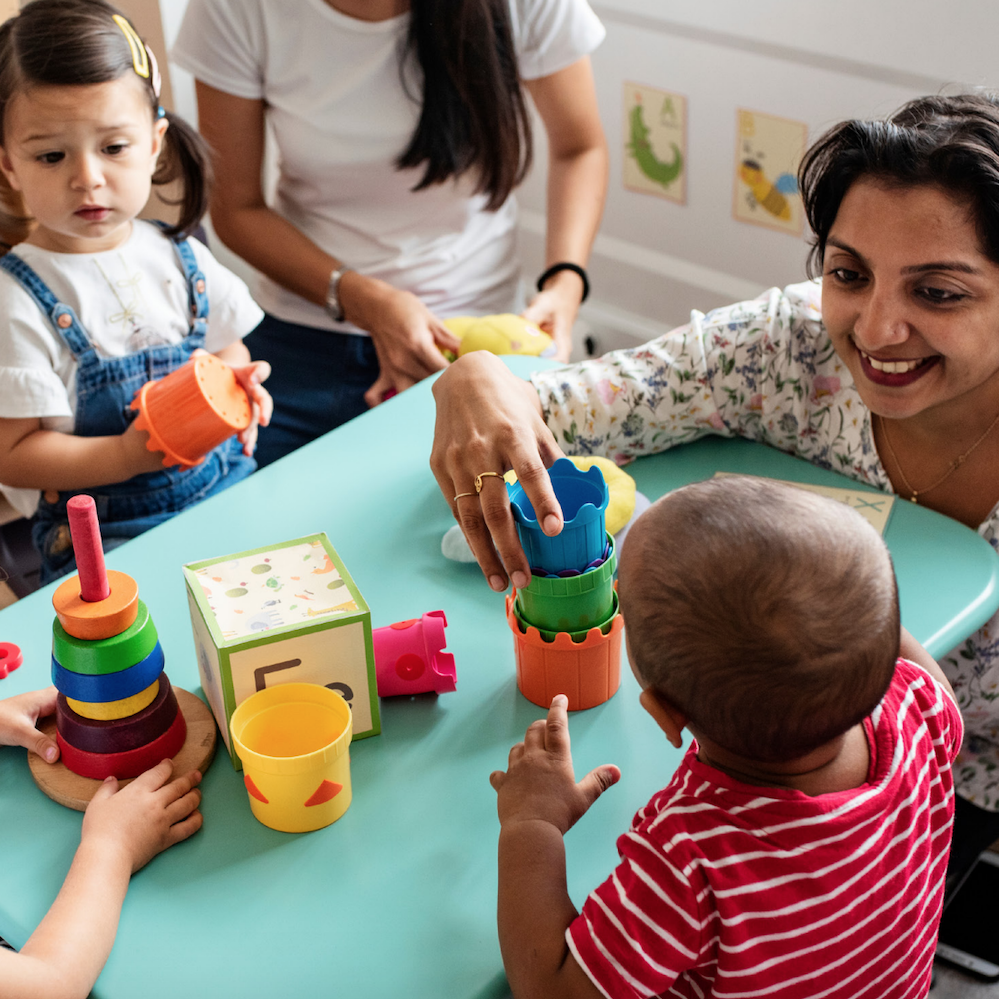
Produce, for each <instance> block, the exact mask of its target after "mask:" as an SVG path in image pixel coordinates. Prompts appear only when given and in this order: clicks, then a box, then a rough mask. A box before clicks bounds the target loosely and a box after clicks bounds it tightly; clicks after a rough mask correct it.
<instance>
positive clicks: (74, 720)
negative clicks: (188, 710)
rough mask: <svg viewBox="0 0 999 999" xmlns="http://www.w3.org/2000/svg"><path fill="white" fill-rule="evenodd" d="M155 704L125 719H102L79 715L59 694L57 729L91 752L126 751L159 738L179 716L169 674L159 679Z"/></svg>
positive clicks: (62, 734) (74, 744)
mask: <svg viewBox="0 0 999 999" xmlns="http://www.w3.org/2000/svg"><path fill="white" fill-rule="evenodd" d="M156 686H157V694H156V697H155V698H154V699H153V701H152V703H151V704H149V705H147V706H146V707H145V708H143V709H142V710H141V711H139V712H136V714H134V715H131V716H130V717H129V718H126V719H124V720H122V721H114V720H112V721H99V720H97V719H94V718H87V717H85V716H84V715H79V714H77V713H76V712H75V711H74V710H73V709H72V708H70V707H69V705H68V704H67V703H66V695H65V694H60V695H59V700H60V702H61V704H60V709H61V710H60V711H58V712H57V713H56V729H57V731H58V732H59V735H61V736H62V737H63V739H64V740H65V741H66V742H68V743H69V744H70V745H72V746H75V747H76V748H77V749H82V750H84V751H85V752H88V753H125V752H128V751H129V750H131V749H138V748H139V747H140V746H144V745H146V743H148V742H152V741H153V739H157V738H159V737H160V736H161V735H162V734H163V733H164V732H165V731H166V730H167V729H168V728H169V727H170V726H171V725H172V724H173V720H174V718H176V717H177V711H178V708H177V698H176V697H175V696H174V692H173V689H172V688H171V686H170V681H169V680H168V679H167V675H166V673H161V674H160V677H159V679H158V680H157V681H156Z"/></svg>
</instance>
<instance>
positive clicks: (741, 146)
mask: <svg viewBox="0 0 999 999" xmlns="http://www.w3.org/2000/svg"><path fill="white" fill-rule="evenodd" d="M737 121H738V140H737V144H736V152H735V193H734V201H733V206H732V214H733V215H734V216H735V218H737V219H738V220H739V221H740V222H751V223H752V224H754V225H762V226H766V227H767V228H769V229H779V230H780V231H781V232H787V233H790V234H791V235H792V236H800V235H801V233H802V230H803V228H804V210H803V207H802V203H801V196H800V195H799V193H798V180H797V176H798V164H799V163H800V162H801V157H802V156H803V155H804V152H805V147H806V146H807V143H808V126H807V125H805V124H803V123H802V122H800V121H791V120H790V119H789V118H777V117H775V116H774V115H769V114H761V113H760V112H759V111H747V110H746V109H744V108H740V109H739V110H738V112H737Z"/></svg>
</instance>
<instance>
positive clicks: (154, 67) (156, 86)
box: [142, 44, 163, 118]
mask: <svg viewBox="0 0 999 999" xmlns="http://www.w3.org/2000/svg"><path fill="white" fill-rule="evenodd" d="M142 47H143V48H144V49H145V50H146V55H147V56H148V57H149V70H150V73H149V82H150V83H151V84H152V87H153V96H154V97H155V98H156V100H159V99H160V90H161V88H162V87H163V78H162V77H161V76H160V67H159V64H158V63H157V62H156V55H155V53H154V52H153V50H152V49H151V48H150V47H149V46H148V45H145V44H143V46H142ZM159 117H161V118H162V117H163V116H162V115H160V116H159Z"/></svg>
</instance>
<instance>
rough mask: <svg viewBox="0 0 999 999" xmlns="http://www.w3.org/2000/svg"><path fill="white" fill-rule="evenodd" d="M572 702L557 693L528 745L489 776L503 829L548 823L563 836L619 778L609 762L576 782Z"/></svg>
mask: <svg viewBox="0 0 999 999" xmlns="http://www.w3.org/2000/svg"><path fill="white" fill-rule="evenodd" d="M568 703H569V701H568V699H567V698H566V696H565V694H556V695H555V697H554V699H553V700H552V705H551V707H550V708H549V709H548V718H547V719H546V720H543V721H542V720H539V721H536V722H534V723H533V724H532V725H531V726H530V728H528V730H527V734H526V735H525V736H524V741H523V742H518V743H517V745H516V746H514V747H513V749H511V750H510V759H509V762H508V764H507V770H506V772H505V773H504V772H503V771H502V770H495V771H493V773H491V774H490V775H489V783H490V784H492V786H493V789H494V790H495V791H496V807H497V810H498V811H499V820H500V825H501V826H503V827H508V826H510V825H513V824H515V823H520V822H546V823H548V824H549V825H552V826H554V827H555V828H556V829H558V831H559V832H560V833H561V834H562V835H563V836H564V835H565V834H566V833H567V832H568V831H569V830H570V829H571V828H572V827H573V826H574V825H575V824H576V822H577V821H578V820H579V819H580V818H581V817H582V816H583V815H584V814H585V813H586V811H587V809H589V807H590V805H592V804H593V802H594V801H596V800H597V798H599V797H600V795H601V794H603V792H604V791H606V790H607V788H609V787H610V786H611V785H612V784H616V783H617V782H618V781H619V780H620V779H621V771H620V770H619V769H618V768H617V767H616V766H614V765H613V764H609V763H608V764H604V765H603V766H600V767H597V768H596V769H595V770H591V771H590V772H589V773H588V774H587V775H586V776H585V777H584V778H583V779H582V780H581V781H580V782H579V783H578V784H577V783H576V776H575V773H574V772H573V769H572V754H571V752H570V751H569V718H568V715H567V713H566V706H567V705H568Z"/></svg>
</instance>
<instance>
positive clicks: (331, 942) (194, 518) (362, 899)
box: [0, 360, 999, 999]
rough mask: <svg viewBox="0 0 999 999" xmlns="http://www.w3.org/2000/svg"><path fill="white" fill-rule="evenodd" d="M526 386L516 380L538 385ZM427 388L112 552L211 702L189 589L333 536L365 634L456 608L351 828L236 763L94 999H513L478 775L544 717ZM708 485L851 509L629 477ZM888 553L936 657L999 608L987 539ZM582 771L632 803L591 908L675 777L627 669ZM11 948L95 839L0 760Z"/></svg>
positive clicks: (0, 871)
mask: <svg viewBox="0 0 999 999" xmlns="http://www.w3.org/2000/svg"><path fill="white" fill-rule="evenodd" d="M531 366H533V367H537V366H538V364H537V362H536V361H532V362H530V363H528V362H526V361H523V360H514V361H513V362H512V363H511V367H513V369H514V370H515V371H517V372H518V373H526V372H527V371H528V370H530V367H531ZM433 418H434V413H433V399H432V396H431V394H430V391H429V386H428V385H427V384H426V383H424V384H422V385H420V386H417V387H416V388H414V389H412V390H410V391H408V392H405V393H403V394H402V395H400V396H399V397H397V398H395V399H393V400H392V401H391V402H390V403H388V404H386V405H384V406H381V407H379V408H377V409H375V410H373V411H372V412H370V413H368V414H366V415H365V416H363V417H361V418H360V419H358V420H355V421H354V422H353V423H351V424H349V425H347V426H345V427H342V428H340V429H339V430H337V431H334V432H333V433H332V434H329V435H327V436H326V437H324V438H322V439H321V440H318V441H316V442H314V443H313V444H311V445H309V446H308V447H306V448H303V449H302V450H300V451H299V452H297V453H296V454H294V455H290V456H289V457H287V458H285V459H284V460H282V461H280V462H278V463H276V464H275V465H272V466H271V467H269V468H267V469H265V470H263V471H262V472H260V473H258V474H256V475H254V476H251V478H250V479H248V480H247V481H245V482H243V483H240V484H238V485H237V486H235V487H234V488H233V489H231V490H230V491H228V492H226V493H223V494H221V495H219V496H217V497H214V498H213V499H210V500H208V501H207V502H205V503H203V504H202V505H200V506H198V507H196V508H195V509H193V510H190V511H188V512H186V513H183V514H181V515H179V516H178V517H176V518H174V519H173V520H171V521H170V522H168V523H166V524H164V525H162V526H161V527H158V528H156V529H154V530H152V531H150V532H148V533H147V534H145V535H143V536H142V537H140V538H137V539H135V540H134V541H132V542H129V543H128V544H127V545H125V546H123V547H122V548H119V549H117V550H115V551H114V552H111V553H109V555H108V558H107V562H108V566H109V567H110V568H114V569H119V570H121V571H124V572H127V573H129V574H130V575H132V576H133V577H134V578H135V579H136V581H137V582H138V584H139V595H140V597H141V598H142V599H143V600H144V602H145V603H146V604H147V605H148V607H149V608H150V613H152V614H153V616H154V619H155V620H156V624H157V627H158V630H159V633H160V640H161V643H162V646H163V650H164V652H165V654H166V668H167V671H168V673H169V676H170V678H171V680H172V682H173V683H175V684H178V685H180V686H182V687H186V688H187V689H188V690H192V691H194V692H195V693H198V694H200V693H201V690H200V681H199V679H198V672H197V666H196V662H195V654H194V643H193V639H192V634H191V625H190V618H189V614H188V607H187V599H186V595H185V588H184V581H183V577H182V575H181V571H180V566H181V564H182V563H187V562H195V561H200V560H203V559H207V558H211V557H213V556H218V555H226V554H229V553H233V552H239V551H243V550H245V549H249V548H254V547H259V546H262V545H266V544H270V543H275V542H280V541H284V540H288V539H291V538H296V537H300V536H303V535H306V534H311V533H313V532H316V531H326V532H327V533H328V534H329V536H330V539H331V540H332V542H333V544H334V546H335V547H336V549H337V551H338V553H339V554H340V556H341V558H342V559H343V561H344V563H345V564H346V566H347V568H348V569H349V571H350V573H351V575H352V576H353V578H354V580H355V582H356V583H357V585H358V587H359V589H360V591H361V593H362V594H363V595H364V597H365V599H366V600H367V602H368V604H369V605H370V606H371V610H372V624H373V626H375V627H378V626H381V625H386V624H390V623H392V622H393V621H399V620H403V619H407V618H413V617H418V616H419V615H420V614H421V613H423V612H424V611H428V610H435V609H437V608H442V609H443V610H444V611H445V612H446V614H447V618H448V629H447V639H448V643H447V650H448V651H449V652H451V653H453V654H454V656H455V660H456V663H457V669H458V689H457V691H455V692H454V693H450V694H445V695H442V696H440V697H436V696H433V695H424V696H420V697H416V698H396V699H389V700H383V701H382V730H383V734H382V735H380V736H377V737H374V738H370V739H365V740H363V741H360V742H357V743H355V744H354V746H352V748H351V777H352V781H353V789H354V798H353V803H352V804H351V806H350V809H349V810H348V811H347V813H346V814H345V815H344V817H343V818H342V819H340V820H339V821H338V822H336V823H334V824H333V825H332V826H329V827H327V828H325V829H321V830H319V831H317V832H312V833H305V834H301V835H290V834H285V833H279V832H275V831H273V830H271V829H268V828H266V827H265V826H263V825H261V824H260V823H259V822H257V820H256V819H254V818H253V816H252V815H251V813H250V809H249V805H248V801H247V795H246V791H245V789H244V786H243V782H242V779H241V775H240V774H238V773H236V772H235V771H234V770H233V769H232V766H231V765H230V763H229V761H228V760H227V759H226V757H225V755H224V753H220V754H219V755H217V756H216V760H215V762H214V764H213V765H212V766H211V768H210V769H209V770H208V773H207V774H206V775H205V779H204V782H203V784H202V789H203V792H204V801H203V806H202V810H203V813H204V817H205V824H204V828H203V829H202V831H201V832H199V833H197V834H196V835H195V836H194V837H193V838H192V839H190V840H188V841H187V842H185V843H182V844H180V845H178V846H176V847H174V848H172V849H170V850H168V851H167V852H166V853H164V854H162V855H160V856H159V857H157V858H156V859H154V860H153V861H152V862H151V863H150V864H149V865H148V866H147V867H146V868H144V869H143V870H142V871H140V872H139V873H138V874H137V875H136V876H135V877H134V878H133V879H132V885H131V888H130V890H129V893H128V897H127V898H126V900H125V905H124V910H123V914H122V920H121V925H120V927H119V930H118V937H117V940H116V942H115V946H114V949H113V951H112V954H111V957H110V959H109V961H108V963H107V966H106V967H105V970H104V972H103V974H102V975H101V977H100V979H99V980H98V982H97V985H96V987H95V989H94V995H95V996H96V997H97V999H134V997H135V996H142V997H143V999H161V997H162V999H177V997H178V996H185V995H195V996H206V997H208V996H210V997H213V999H225V997H229V996H232V997H239V999H252V997H257V996H293V997H295V999H310V997H313V996H315V997H319V996H322V997H328V996H330V995H334V994H336V995H344V996H351V997H353V999H367V997H379V999H380V997H384V996H387V995H405V996H407V997H410V999H423V997H425V999H442V997H448V999H458V997H468V999H488V997H491V996H497V997H498V996H502V995H504V994H506V983H505V978H504V976H503V972H502V964H501V961H500V954H499V947H498V944H497V940H496V929H495V908H496V838H497V833H498V823H497V820H496V811H495V795H494V793H493V791H492V789H491V788H490V786H489V782H488V776H489V773H490V772H491V771H492V770H494V769H497V768H503V767H505V764H506V758H507V753H508V751H509V749H510V746H511V745H512V744H513V743H514V742H516V741H519V740H520V739H521V738H523V734H524V730H525V729H526V727H527V726H528V725H529V724H530V722H531V721H533V720H534V719H536V718H538V717H541V716H542V715H543V711H542V710H541V709H540V708H538V707H536V706H535V705H533V704H531V703H529V702H528V701H526V700H525V699H524V698H523V697H521V695H520V694H519V693H518V691H517V688H516V682H515V673H514V658H513V641H512V638H511V635H510V633H509V630H508V628H507V625H506V621H505V617H504V609H503V597H502V595H500V594H495V593H493V592H491V591H490V590H489V588H488V586H487V585H486V583H485V581H484V580H483V578H482V576H481V573H480V572H479V569H478V567H477V566H475V565H463V564H458V563H454V562H449V561H447V560H446V559H444V558H443V556H442V555H441V551H440V542H441V538H442V536H443V534H444V532H445V531H446V530H447V529H448V528H449V527H450V526H451V524H452V520H451V515H450V511H449V510H448V508H447V505H446V504H445V502H444V501H443V499H442V497H441V496H440V494H439V492H438V490H437V486H436V484H435V482H434V479H433V476H432V475H431V473H430V469H429V465H428V456H429V453H430V443H431V435H432V428H433ZM716 470H725V471H733V472H739V471H742V472H752V473H754V474H759V475H769V476H773V477H778V478H785V479H799V480H802V481H808V482H814V483H818V484H825V485H840V486H845V487H849V488H854V489H856V488H858V487H857V486H856V484H855V483H852V482H849V481H847V480H844V479H843V478H842V477H840V476H837V475H835V474H834V473H830V472H825V471H823V470H821V469H817V468H814V467H813V466H811V465H808V464H805V463H803V462H801V461H798V460H796V459H794V458H790V457H788V456H787V455H783V454H780V453H778V452H775V451H773V450H771V449H768V448H765V447H762V446H759V445H753V444H748V443H746V442H742V441H726V440H721V439H719V438H712V439H707V440H704V441H701V442H698V443H696V444H693V445H687V446H686V447H683V448H679V449H677V450H675V451H672V452H668V453H665V454H661V455H657V456H652V457H648V458H643V459H641V460H640V461H637V462H636V463H634V464H633V465H632V466H630V468H629V471H630V472H631V473H632V474H633V475H634V477H635V479H636V480H637V482H638V488H639V489H640V490H641V491H642V492H643V493H645V494H646V495H647V496H649V497H650V498H654V497H656V496H658V495H660V494H661V493H663V492H665V491H666V490H668V489H670V488H673V487H675V486H677V485H680V484H683V483H685V482H689V481H692V480H694V479H698V478H704V477H707V476H709V475H711V474H713V473H714V472H715V471H716ZM885 537H886V540H887V542H888V546H889V548H890V549H891V551H892V554H893V557H894V559H895V566H896V570H897V573H898V576H899V583H900V593H901V601H902V612H903V620H904V622H905V624H906V625H907V627H908V628H909V629H910V630H911V631H912V632H913V633H914V634H915V636H916V637H917V638H918V639H919V640H920V641H922V642H923V643H924V644H925V645H926V646H927V647H928V648H929V649H930V650H931V651H932V652H934V653H935V654H937V655H939V654H941V653H943V652H945V651H946V650H947V649H949V648H950V647H952V646H954V645H955V644H957V643H958V642H959V641H960V640H962V639H963V638H964V637H966V636H967V635H969V634H970V633H971V632H972V631H974V630H975V629H976V628H978V627H979V626H981V625H982V624H983V623H984V622H985V621H986V620H987V619H988V618H989V617H990V616H991V614H992V613H994V612H995V610H996V608H997V606H999V586H997V581H999V574H997V570H999V559H997V558H996V556H995V554H994V553H993V552H992V550H991V548H990V547H989V546H988V545H987V544H986V543H985V542H984V541H983V540H982V539H981V538H979V537H978V535H976V534H975V533H974V532H973V531H970V530H968V529H967V528H965V527H963V526H962V525H960V524H957V523H956V522H954V521H951V520H948V519H946V518H944V517H941V516H939V515H937V514H934V513H932V512H930V511H927V510H924V509H922V508H920V507H916V506H913V505H912V504H910V503H906V502H902V501H900V500H897V501H896V503H895V508H894V511H893V513H892V517H891V520H890V522H889V525H888V529H887V531H886V535H885ZM53 589H54V585H53V586H49V587H46V588H45V589H43V590H41V591H39V592H38V593H35V594H32V595H31V596H30V597H28V598H26V599H25V600H22V601H19V602H18V603H17V604H15V605H14V606H12V607H10V608H8V609H7V610H5V611H3V612H0V641H7V642H14V643H16V644H17V645H19V646H20V647H21V649H22V651H23V653H24V665H23V666H22V667H21V668H20V669H19V670H17V671H16V672H14V673H12V674H10V676H9V677H8V678H7V679H6V680H3V681H2V682H0V696H9V695H12V694H17V693H21V692H22V691H25V690H31V689H35V688H38V687H43V686H47V685H48V683H49V652H50V646H51V627H52V618H53V611H52V605H51V596H52V592H53ZM570 730H571V734H572V740H573V753H574V759H575V763H576V768H577V773H583V772H585V771H587V770H588V769H590V768H592V767H594V766H596V765H597V764H600V763H605V762H614V763H617V764H618V765H619V766H620V767H621V770H622V774H623V776H622V780H621V781H620V783H619V784H618V785H616V786H615V787H614V788H612V789H611V790H610V791H609V792H607V793H606V794H605V795H604V796H603V797H602V798H601V799H600V800H599V801H598V802H597V803H596V805H595V806H594V807H593V808H592V809H591V811H590V812H589V813H588V814H587V815H586V816H585V817H584V819H583V820H582V821H581V822H580V823H579V824H578V825H577V827H576V828H574V829H573V830H572V831H570V833H569V835H568V837H567V844H566V845H567V854H568V868H569V870H568V877H569V890H570V893H571V894H572V897H573V898H574V900H575V901H576V903H577V905H579V904H581V903H582V901H583V899H584V898H585V896H586V893H587V891H588V890H589V889H590V888H592V887H594V886H595V885H596V884H598V883H599V882H600V881H601V880H602V879H603V878H604V877H605V876H606V875H607V874H608V873H609V872H610V870H611V869H612V868H613V866H614V864H615V861H616V856H617V855H616V850H615V840H616V838H617V836H618V835H619V834H620V833H621V832H623V831H624V830H625V829H626V828H627V826H628V824H629V822H630V821H631V817H632V815H633V814H634V812H635V810H636V809H637V808H639V807H640V806H641V805H642V804H644V802H645V801H646V800H647V798H648V797H649V796H650V795H651V794H652V793H654V792H655V791H656V790H657V789H658V788H660V787H662V786H663V785H664V784H665V783H666V782H667V781H668V780H669V777H670V775H671V773H672V772H673V770H674V769H675V767H676V765H677V764H678V762H679V760H680V752H679V751H677V750H674V749H673V748H672V747H670V746H669V745H668V744H667V743H666V741H665V739H664V737H663V736H662V734H661V732H660V731H659V729H658V728H657V727H656V725H655V724H654V722H653V721H652V720H651V719H650V718H648V716H646V715H645V713H644V711H643V710H642V708H641V706H640V705H639V703H638V686H637V684H636V682H635V681H634V679H633V678H632V676H631V674H630V671H628V670H627V668H626V667H625V668H624V669H623V670H622V684H621V689H620V690H619V692H618V693H617V695H616V696H614V697H613V698H612V699H611V700H610V701H608V702H607V703H606V704H604V705H601V706H600V707H597V708H593V709H591V710H589V711H585V712H580V713H578V714H574V715H573V716H572V717H571V719H570ZM0 814H2V815H3V816H4V834H3V848H2V851H0V935H2V936H3V937H5V938H7V939H8V940H10V941H11V943H13V944H14V945H15V946H21V945H22V944H23V943H24V942H25V940H26V939H27V938H28V936H29V935H30V934H31V931H32V930H33V928H34V927H35V926H36V925H37V924H38V922H39V921H40V919H41V918H42V916H43V915H44V913H45V912H46V910H47V909H48V907H49V905H50V904H51V902H52V900H53V899H54V897H55V895H56V893H57V891H58V889H59V886H60V885H61V883H62V879H63V878H64V876H65V874H66V871H67V870H68V867H69V862H70V859H71V857H72V854H73V852H74V850H75V849H76V846H77V843H78V841H79V833H80V822H81V818H82V815H81V813H79V812H74V811H70V810H68V809H66V808H63V807H61V806H59V805H57V804H55V803H54V802H52V801H50V800H49V799H48V798H46V797H45V796H44V795H43V794H42V792H41V791H40V790H38V788H37V787H36V786H35V784H34V782H33V781H32V779H31V776H30V773H29V770H28V765H27V761H26V754H25V751H24V750H21V749H10V748H4V749H0Z"/></svg>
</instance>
